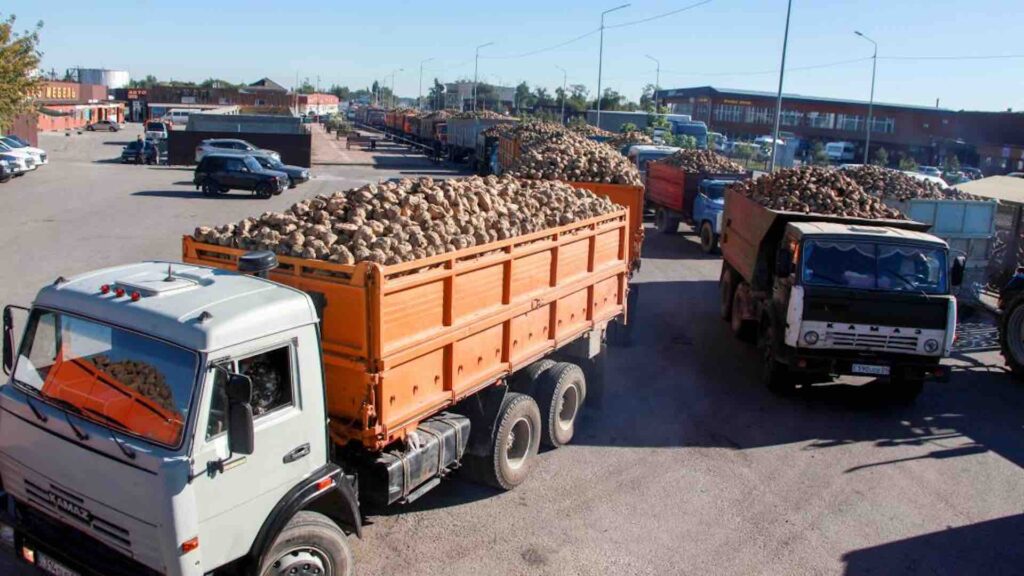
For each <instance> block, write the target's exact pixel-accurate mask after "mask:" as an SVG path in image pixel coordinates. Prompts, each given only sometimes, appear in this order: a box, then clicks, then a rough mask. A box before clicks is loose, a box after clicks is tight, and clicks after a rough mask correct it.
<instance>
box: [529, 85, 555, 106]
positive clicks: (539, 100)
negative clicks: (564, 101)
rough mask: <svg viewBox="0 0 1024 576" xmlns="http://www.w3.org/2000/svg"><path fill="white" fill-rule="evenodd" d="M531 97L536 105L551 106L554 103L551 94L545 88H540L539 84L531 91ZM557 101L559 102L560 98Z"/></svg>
mask: <svg viewBox="0 0 1024 576" xmlns="http://www.w3.org/2000/svg"><path fill="white" fill-rule="evenodd" d="M533 98H534V104H535V105H536V106H551V105H554V104H555V103H556V102H555V100H554V99H553V98H552V97H551V95H550V94H548V90H547V88H541V87H540V86H538V87H537V89H536V90H534V91H533ZM559 102H561V100H559Z"/></svg>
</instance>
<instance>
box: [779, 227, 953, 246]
mask: <svg viewBox="0 0 1024 576" xmlns="http://www.w3.org/2000/svg"><path fill="white" fill-rule="evenodd" d="M789 227H790V228H791V229H793V230H795V231H796V232H797V234H799V235H800V236H850V237H852V236H858V237H861V238H862V239H865V238H873V239H880V240H901V241H910V242H919V243H923V244H931V245H937V246H942V247H947V245H946V242H945V241H944V240H942V239H941V238H938V237H936V236H932V235H931V234H927V233H925V232H917V231H914V230H905V229H902V228H895V227H892V226H865V225H863V224H844V223H841V222H790V223H789Z"/></svg>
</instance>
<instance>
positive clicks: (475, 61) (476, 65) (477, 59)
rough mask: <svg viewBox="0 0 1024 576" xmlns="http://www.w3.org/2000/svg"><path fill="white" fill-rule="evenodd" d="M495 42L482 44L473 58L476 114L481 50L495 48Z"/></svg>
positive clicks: (474, 106)
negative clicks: (489, 47)
mask: <svg viewBox="0 0 1024 576" xmlns="http://www.w3.org/2000/svg"><path fill="white" fill-rule="evenodd" d="M493 45H494V42H488V43H487V44H481V45H479V46H477V47H476V55H475V56H474V57H473V112H476V82H477V78H479V75H478V73H479V72H480V49H481V48H487V47H488V46H493Z"/></svg>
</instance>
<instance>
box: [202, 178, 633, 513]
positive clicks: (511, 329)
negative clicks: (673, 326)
mask: <svg viewBox="0 0 1024 576" xmlns="http://www.w3.org/2000/svg"><path fill="white" fill-rule="evenodd" d="M626 201H627V202H628V204H637V203H639V202H641V201H642V198H641V197H637V198H635V199H632V200H630V199H626ZM632 236H633V235H632V234H631V229H630V227H629V212H628V211H627V210H625V209H623V210H618V211H615V212H613V213H610V214H607V215H604V216H600V217H596V218H593V219H589V220H585V221H582V222H578V223H574V224H570V225H566V226H562V227H559V228H552V229H549V230H544V231H541V232H538V233H534V234H530V235H527V236H520V237H516V238H512V239H508V240H504V241H498V242H492V243H489V244H485V245H482V246H476V247H473V248H469V249H465V250H461V251H457V252H452V253H448V254H443V255H438V256H434V257H430V258H425V259H421V260H416V261H412V262H407V263H402V264H397V265H390V266H380V265H378V264H373V263H369V262H363V263H359V264H357V265H342V264H337V263H332V262H325V261H320V260H307V259H302V258H293V257H288V256H280V257H278V259H279V265H278V267H277V268H276V269H274V270H272V271H271V272H269V275H268V278H269V279H270V280H274V281H276V282H279V283H281V284H285V285H288V286H291V287H294V288H298V289H300V290H302V291H304V292H306V293H307V294H309V295H310V296H311V298H312V300H313V302H314V303H315V305H316V306H317V308H318V312H319V316H320V318H321V322H320V326H321V340H322V348H323V362H324V372H325V380H326V404H327V411H328V414H329V420H330V422H329V429H330V435H331V438H332V439H333V443H334V444H335V445H336V446H337V447H347V449H349V450H353V449H357V451H359V452H365V453H366V454H370V455H373V454H379V453H380V452H381V451H385V452H387V453H389V454H390V453H392V452H394V447H395V446H410V445H415V444H416V440H415V439H413V440H412V443H411V444H410V437H411V436H412V437H416V436H419V437H422V436H423V434H424V433H423V430H424V426H425V425H426V423H428V422H429V421H430V420H431V419H432V418H433V417H435V416H436V415H437V414H439V413H441V412H443V411H445V410H453V411H456V412H462V413H468V414H469V418H470V420H472V421H473V422H474V423H473V426H472V428H471V430H472V431H471V432H470V435H475V437H476V438H478V439H479V442H478V443H474V441H473V439H472V438H471V439H470V441H469V447H468V448H466V450H465V451H466V453H467V454H469V456H470V457H476V458H478V459H480V460H481V461H483V462H493V461H494V457H495V455H494V453H493V451H494V450H498V449H500V450H501V451H504V450H505V448H506V446H505V445H504V444H500V443H499V444H496V443H495V442H494V441H493V440H494V439H493V433H494V432H493V430H494V427H495V426H496V424H495V422H496V421H497V420H495V419H496V418H498V417H499V415H498V414H496V413H493V411H494V410H496V409H497V408H498V407H499V406H500V405H501V404H502V402H501V401H500V399H499V400H497V401H493V398H496V397H498V396H499V395H500V396H502V397H503V396H504V394H505V389H506V387H505V386H504V384H506V383H510V384H511V390H512V391H513V392H518V393H522V394H525V395H526V397H528V398H531V400H530V402H535V403H536V405H537V406H539V407H540V408H539V411H540V421H538V422H537V423H536V424H537V426H536V427H535V429H533V430H532V432H531V434H532V436H533V440H541V439H543V441H544V442H545V443H546V444H548V445H551V446H558V445H560V444H564V443H565V442H568V441H569V439H571V437H572V431H573V423H574V422H575V419H576V416H577V414H578V412H579V409H580V407H581V406H582V402H583V399H584V397H585V395H586V390H587V386H588V384H589V387H590V389H591V394H594V393H595V391H599V389H600V386H601V383H600V381H599V378H600V373H601V371H600V370H599V369H598V367H599V365H600V363H601V361H602V359H603V355H604V350H605V346H604V336H605V332H606V330H607V327H608V325H609V323H610V322H611V321H612V320H614V319H616V318H622V317H624V316H625V313H626V298H627V280H628V277H629V271H630V252H631V248H632V246H631V243H632V242H633V241H634V240H635V239H634V238H632ZM182 248H183V259H184V261H185V262H188V263H194V264H202V265H207V266H213V267H217V268H223V269H227V270H235V269H236V268H237V267H238V261H239V257H241V256H242V255H243V251H242V250H238V249H233V248H227V247H223V246H217V245H210V244H205V243H200V242H198V241H196V240H195V239H194V238H192V237H190V236H186V237H185V238H184V239H183V245H182ZM555 360H558V361H559V362H555ZM588 381H589V382H588ZM496 391H500V392H496ZM495 402H496V403H495ZM467 406H468V407H469V408H467ZM480 407H483V412H482V413H473V410H476V409H477V408H480ZM532 443H533V444H536V442H532ZM462 444H463V445H465V439H464V438H463V439H462ZM496 446H500V448H496ZM528 448H529V447H528ZM399 452H402V451H401V450H400V451H399ZM405 452H408V449H405ZM413 452H415V451H413ZM462 452H463V450H462V448H459V449H456V450H454V451H451V452H450V453H449V454H447V457H448V458H449V461H445V460H444V458H441V459H440V464H439V463H438V456H437V455H436V454H435V455H433V456H431V457H430V460H431V461H430V463H421V462H418V460H417V456H416V455H415V453H411V454H410V453H404V454H403V455H402V456H400V457H398V458H397V459H395V460H392V459H391V457H390V456H389V457H385V460H387V464H381V466H382V467H383V468H384V469H386V470H387V472H381V473H382V474H384V475H385V476H388V477H390V478H391V480H392V481H391V482H390V484H389V483H385V484H383V485H380V486H369V487H365V488H364V491H365V492H368V493H370V494H371V495H376V496H378V498H376V499H377V500H381V501H384V502H386V503H390V502H391V501H393V500H394V497H393V496H394V494H396V493H397V494H399V495H401V496H403V497H408V494H409V491H410V489H415V488H416V486H415V485H411V486H410V485H409V484H410V482H408V481H407V480H403V478H405V479H407V478H408V476H409V470H408V468H409V467H410V466H411V467H413V468H415V469H416V473H415V474H414V476H415V477H417V478H419V479H420V480H422V481H423V482H426V481H427V480H429V479H430V478H432V477H434V476H438V475H441V474H443V473H444V472H445V471H446V469H448V468H450V467H452V466H454V465H456V456H457V455H458V454H461V453H462ZM535 453H536V446H535V445H534V446H533V447H532V448H529V449H528V450H527V451H526V452H523V453H521V454H519V455H518V456H517V457H521V458H524V459H525V458H527V457H530V456H532V455H533V454H535ZM365 458H368V459H369V460H371V461H372V460H373V458H374V457H372V456H366V457H365ZM403 467H405V469H403ZM483 467H484V468H485V469H486V470H485V471H484V472H483V480H485V481H488V482H489V483H491V484H494V485H497V486H500V487H504V488H509V487H511V486H514V485H515V484H517V483H518V481H519V480H518V479H517V478H518V476H517V474H518V470H519V468H516V469H515V470H512V469H505V470H504V472H503V471H502V470H501V469H500V468H501V467H499V470H497V471H495V467H494V466H493V465H487V464H484V465H483ZM496 474H497V476H496ZM503 474H504V475H503ZM395 482H399V483H401V484H404V485H403V486H402V489H399V490H397V492H396V489H395V486H394V483H395ZM412 484H414V482H413V483H412ZM389 494H390V495H391V496H389Z"/></svg>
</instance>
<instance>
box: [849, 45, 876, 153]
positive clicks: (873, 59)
mask: <svg viewBox="0 0 1024 576" xmlns="http://www.w3.org/2000/svg"><path fill="white" fill-rule="evenodd" d="M853 33H854V34H856V35H857V36H860V37H861V38H863V39H865V40H867V41H868V42H871V44H872V45H873V46H874V47H875V52H874V54H872V55H871V100H869V101H868V130H867V136H866V137H865V138H864V163H865V164H867V163H868V150H869V149H870V148H871V122H872V120H873V118H872V115H873V114H874V112H875V71H876V70H877V69H878V43H877V42H875V41H874V40H872V39H871V38H868V37H867V36H865V35H864V34H862V33H860V32H858V31H856V30H854V31H853Z"/></svg>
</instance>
